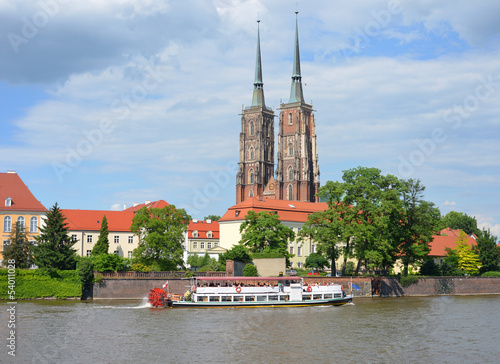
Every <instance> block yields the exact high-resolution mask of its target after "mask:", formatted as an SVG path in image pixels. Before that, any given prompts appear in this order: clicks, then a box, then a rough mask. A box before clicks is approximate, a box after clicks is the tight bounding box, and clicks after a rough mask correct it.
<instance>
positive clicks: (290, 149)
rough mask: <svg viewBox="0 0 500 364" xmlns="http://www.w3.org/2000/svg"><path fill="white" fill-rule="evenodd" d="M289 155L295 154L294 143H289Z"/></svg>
mask: <svg viewBox="0 0 500 364" xmlns="http://www.w3.org/2000/svg"><path fill="white" fill-rule="evenodd" d="M288 155H289V156H292V155H293V144H292V143H290V144H288Z"/></svg>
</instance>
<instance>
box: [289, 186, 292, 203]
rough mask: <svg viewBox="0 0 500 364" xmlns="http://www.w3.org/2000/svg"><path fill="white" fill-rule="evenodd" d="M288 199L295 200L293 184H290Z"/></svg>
mask: <svg viewBox="0 0 500 364" xmlns="http://www.w3.org/2000/svg"><path fill="white" fill-rule="evenodd" d="M288 199H289V200H293V187H292V185H289V186H288Z"/></svg>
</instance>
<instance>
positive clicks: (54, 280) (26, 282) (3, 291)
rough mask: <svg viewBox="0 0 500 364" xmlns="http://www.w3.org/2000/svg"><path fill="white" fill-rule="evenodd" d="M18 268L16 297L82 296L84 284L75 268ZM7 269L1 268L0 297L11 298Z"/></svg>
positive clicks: (60, 297) (61, 297)
mask: <svg viewBox="0 0 500 364" xmlns="http://www.w3.org/2000/svg"><path fill="white" fill-rule="evenodd" d="M55 272H56V274H51V273H50V270H44V269H29V270H23V269H16V290H15V291H16V299H28V298H43V297H55V298H59V299H63V298H69V297H81V295H82V284H81V281H80V277H79V275H78V272H77V271H75V270H65V271H61V270H57V271H55ZM7 274H8V270H7V269H0V299H9V297H8V294H7V293H8V292H9V290H8V287H7V284H8V280H7Z"/></svg>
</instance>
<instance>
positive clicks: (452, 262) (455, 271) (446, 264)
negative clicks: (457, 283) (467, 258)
mask: <svg viewBox="0 0 500 364" xmlns="http://www.w3.org/2000/svg"><path fill="white" fill-rule="evenodd" d="M458 260H459V256H458V252H457V250H456V249H451V248H446V256H445V257H444V259H443V264H442V265H441V271H442V275H444V276H463V275H464V274H465V272H464V271H462V270H461V269H460V268H458Z"/></svg>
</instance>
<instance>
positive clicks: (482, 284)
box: [373, 277, 500, 297]
mask: <svg viewBox="0 0 500 364" xmlns="http://www.w3.org/2000/svg"><path fill="white" fill-rule="evenodd" d="M373 287H374V291H378V292H377V293H376V294H375V292H374V295H380V296H381V297H399V296H434V295H476V294H500V278H498V277H426V278H421V279H419V280H418V281H417V282H416V283H412V284H410V285H409V286H408V287H402V286H401V284H400V283H399V281H398V279H397V278H374V280H373Z"/></svg>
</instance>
